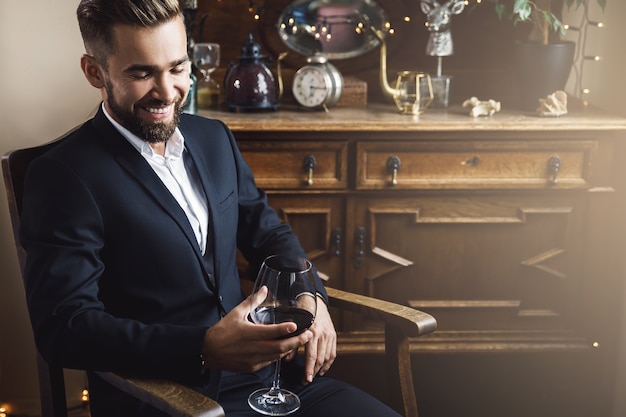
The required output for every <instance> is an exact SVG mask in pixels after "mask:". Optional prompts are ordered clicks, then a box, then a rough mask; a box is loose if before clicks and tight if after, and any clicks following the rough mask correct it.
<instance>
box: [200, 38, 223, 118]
mask: <svg viewBox="0 0 626 417" xmlns="http://www.w3.org/2000/svg"><path fill="white" fill-rule="evenodd" d="M193 63H194V65H195V66H196V68H198V69H199V70H200V72H201V73H202V80H199V81H198V88H197V93H196V94H197V97H198V107H202V108H209V107H212V106H215V105H217V104H218V102H219V96H220V87H219V85H218V84H217V83H216V82H215V80H213V79H212V78H211V73H212V72H213V71H215V70H216V69H217V67H218V66H219V65H220V45H219V44H217V43H212V42H199V43H196V44H194V45H193Z"/></svg>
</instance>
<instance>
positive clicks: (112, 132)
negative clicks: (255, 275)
mask: <svg viewBox="0 0 626 417" xmlns="http://www.w3.org/2000/svg"><path fill="white" fill-rule="evenodd" d="M94 124H96V127H97V129H96V131H98V132H103V134H102V139H103V140H105V141H107V143H110V144H111V146H112V152H113V155H114V158H115V160H116V161H117V163H118V164H119V165H120V166H122V167H123V168H124V170H125V171H126V172H128V174H129V175H130V176H131V177H133V178H134V179H135V180H136V181H137V182H139V183H140V184H141V186H142V187H143V188H144V190H145V191H146V193H147V194H148V195H149V196H150V197H151V198H152V199H153V200H154V202H155V204H157V205H158V206H160V207H161V208H163V210H164V211H165V212H166V213H168V215H170V216H171V217H172V219H174V221H175V222H176V223H177V224H178V226H179V227H180V229H181V231H182V233H183V234H184V235H185V237H186V239H187V241H188V242H189V244H190V246H191V248H192V249H193V251H194V253H195V254H196V256H197V257H198V261H199V262H200V264H201V265H202V269H203V270H204V272H205V275H206V276H208V272H207V271H206V268H205V266H204V262H203V260H202V253H201V251H200V248H199V247H198V241H197V240H196V236H195V234H194V232H193V229H192V228H191V225H190V224H189V220H188V219H187V215H186V214H185V212H184V210H183V209H182V208H181V207H180V205H179V204H178V202H177V201H176V199H175V198H174V197H173V196H172V194H171V193H170V191H169V190H168V189H167V187H166V186H165V185H164V184H163V182H162V181H161V179H160V178H159V177H158V175H157V174H156V173H155V172H154V170H153V169H152V168H151V167H150V165H149V164H148V162H147V161H146V160H145V159H144V158H143V157H142V156H141V155H140V154H139V152H137V150H136V149H135V148H134V147H133V146H132V145H131V144H130V143H129V142H128V141H127V140H126V138H124V137H123V136H122V135H121V134H120V133H119V132H118V131H117V129H115V127H114V126H113V125H112V124H111V123H110V122H109V120H108V119H107V118H106V116H105V115H104V113H103V112H102V110H100V111H99V112H98V114H97V115H96V117H95V118H94ZM194 162H195V161H194ZM201 177H202V175H201ZM203 185H204V179H203ZM210 218H211V215H210V216H209V219H210ZM210 223H211V221H210V220H209V231H210V230H211V229H210V228H211V225H210ZM206 281H207V283H208V284H209V286H210V287H211V289H212V290H215V285H214V283H213V282H212V281H211V280H208V279H207V280H206Z"/></svg>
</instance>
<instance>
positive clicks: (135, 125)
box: [105, 80, 183, 143]
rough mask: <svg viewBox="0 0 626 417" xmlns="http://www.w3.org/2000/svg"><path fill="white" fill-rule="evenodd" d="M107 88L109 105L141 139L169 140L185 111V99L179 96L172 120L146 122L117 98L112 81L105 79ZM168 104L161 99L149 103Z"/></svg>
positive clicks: (151, 140)
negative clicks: (122, 104) (123, 105)
mask: <svg viewBox="0 0 626 417" xmlns="http://www.w3.org/2000/svg"><path fill="white" fill-rule="evenodd" d="M105 89H106V92H107V96H108V98H109V101H108V103H107V104H108V105H109V108H110V109H111V111H112V112H113V113H114V114H115V115H116V116H117V117H118V118H119V119H120V121H121V125H122V126H124V127H125V128H126V129H128V130H129V131H131V132H132V133H133V134H135V135H137V136H138V137H139V138H140V139H142V140H144V141H146V142H147V143H162V142H167V141H168V140H169V138H171V137H172V135H173V134H174V131H175V130H176V127H178V124H179V123H180V115H181V114H182V112H183V101H182V98H181V97H180V96H179V97H178V98H177V99H176V100H175V102H174V117H173V118H172V121H170V122H151V123H146V122H144V121H143V120H141V119H140V118H139V117H137V116H135V114H134V113H133V112H132V111H129V110H126V109H125V108H124V107H122V106H121V105H120V104H119V103H118V102H117V100H116V97H115V93H114V92H113V87H112V85H111V83H110V82H108V80H107V81H105ZM163 104H168V103H164V102H162V101H160V100H154V101H153V102H152V103H149V104H148V107H149V106H150V105H153V106H155V107H157V106H160V105H163Z"/></svg>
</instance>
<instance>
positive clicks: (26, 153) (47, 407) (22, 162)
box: [2, 130, 73, 417]
mask: <svg viewBox="0 0 626 417" xmlns="http://www.w3.org/2000/svg"><path fill="white" fill-rule="evenodd" d="M72 131H73V130H72ZM72 131H70V132H67V133H66V134H64V135H63V136H61V137H60V138H58V139H55V140H54V141H52V142H49V143H46V144H44V145H40V146H35V147H32V148H26V149H19V150H15V151H11V152H7V153H6V154H4V155H3V156H2V174H3V177H4V184H5V187H6V193H7V200H8V202H9V214H10V216H11V225H12V227H13V236H14V238H15V247H16V249H17V257H18V260H19V263H20V270H21V271H22V274H23V273H24V265H25V262H26V252H25V251H24V248H23V247H22V245H21V244H20V240H19V236H18V233H19V226H20V215H21V213H22V195H23V193H24V179H25V177H26V170H27V169H28V165H30V163H31V161H32V160H33V159H35V158H37V157H38V156H40V155H42V154H44V153H45V152H47V151H48V150H50V149H51V148H53V147H54V146H56V145H57V144H59V143H60V142H61V141H62V140H63V139H65V138H66V137H67V136H68V135H69V134H70V133H71V132H72ZM37 371H38V373H39V392H40V394H39V395H40V398H41V412H42V417H66V416H67V402H66V399H65V398H66V397H65V379H64V375H63V368H61V367H56V366H49V364H48V363H47V362H46V361H45V360H44V359H43V357H42V356H41V355H40V354H39V353H37Z"/></svg>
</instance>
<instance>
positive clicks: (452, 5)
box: [421, 0, 465, 56]
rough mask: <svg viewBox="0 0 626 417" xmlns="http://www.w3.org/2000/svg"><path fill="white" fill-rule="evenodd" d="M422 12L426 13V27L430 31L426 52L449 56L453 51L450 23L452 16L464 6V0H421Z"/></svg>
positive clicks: (432, 54)
mask: <svg viewBox="0 0 626 417" xmlns="http://www.w3.org/2000/svg"><path fill="white" fill-rule="evenodd" d="M421 8H422V12H424V14H426V27H427V28H428V31H429V32H430V37H429V39H428V44H427V45H426V54H427V55H430V56H449V55H452V54H453V53H454V48H453V46H452V33H451V32H450V24H451V22H452V16H453V15H456V14H459V13H461V12H462V11H463V9H464V8H465V0H448V1H445V2H442V3H439V2H438V1H437V0H422V1H421Z"/></svg>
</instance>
